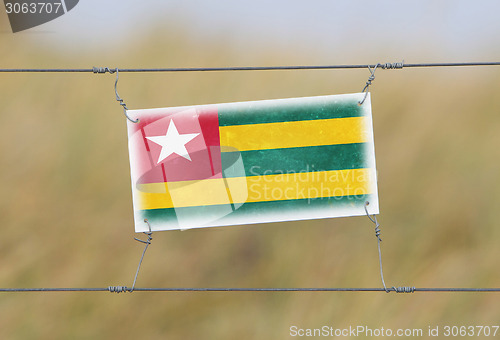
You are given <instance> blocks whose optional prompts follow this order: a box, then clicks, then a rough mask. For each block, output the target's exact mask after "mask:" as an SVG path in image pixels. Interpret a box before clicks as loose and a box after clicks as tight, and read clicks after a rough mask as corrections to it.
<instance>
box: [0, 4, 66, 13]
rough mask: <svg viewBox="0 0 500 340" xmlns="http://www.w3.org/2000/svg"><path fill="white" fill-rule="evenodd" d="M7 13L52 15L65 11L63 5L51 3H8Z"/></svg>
mask: <svg viewBox="0 0 500 340" xmlns="http://www.w3.org/2000/svg"><path fill="white" fill-rule="evenodd" d="M5 11H6V12H7V14H11V13H14V14H42V13H46V14H52V13H55V14H57V13H59V11H63V8H62V3H60V2H57V3H51V2H30V3H28V2H23V3H19V2H15V3H11V2H7V3H5Z"/></svg>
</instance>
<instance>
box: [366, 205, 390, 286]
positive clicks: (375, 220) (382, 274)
mask: <svg viewBox="0 0 500 340" xmlns="http://www.w3.org/2000/svg"><path fill="white" fill-rule="evenodd" d="M368 205H370V202H368V201H366V202H365V205H364V208H365V212H366V216H368V218H369V219H370V221H372V222H373V224H375V237H377V245H378V261H379V265H380V279H381V280H382V285H383V286H384V290H385V291H386V292H387V293H389V292H390V290H389V289H387V287H386V285H385V280H384V271H383V269H382V250H381V249H380V242H382V239H381V238H380V233H381V231H380V224H379V223H378V221H377V216H375V215H373V217H371V216H370V214H369V213H368V209H367V207H368ZM393 288H394V287H393ZM394 289H396V288H394Z"/></svg>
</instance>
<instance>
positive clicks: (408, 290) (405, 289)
mask: <svg viewBox="0 0 500 340" xmlns="http://www.w3.org/2000/svg"><path fill="white" fill-rule="evenodd" d="M415 289H416V288H415V287H392V290H393V291H395V292H396V293H414V292H415Z"/></svg>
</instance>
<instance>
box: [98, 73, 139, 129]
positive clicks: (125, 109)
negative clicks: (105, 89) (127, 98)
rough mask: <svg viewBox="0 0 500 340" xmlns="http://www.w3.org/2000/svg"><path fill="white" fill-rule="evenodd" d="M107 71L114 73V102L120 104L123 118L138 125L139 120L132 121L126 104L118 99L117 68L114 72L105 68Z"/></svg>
mask: <svg viewBox="0 0 500 340" xmlns="http://www.w3.org/2000/svg"><path fill="white" fill-rule="evenodd" d="M105 69H107V70H108V71H109V73H111V74H112V73H114V72H116V80H115V95H116V101H117V102H119V103H120V105H121V106H122V107H123V114H124V115H125V117H127V119H128V120H129V121H131V122H132V123H138V122H139V119H136V120H133V119H132V118H130V117H129V116H128V114H127V110H128V107H127V104H125V103H124V102H123V99H121V98H120V95H119V94H118V89H117V86H118V76H119V75H118V68H116V69H115V70H113V71H111V70H110V69H109V68H107V67H106V68H105Z"/></svg>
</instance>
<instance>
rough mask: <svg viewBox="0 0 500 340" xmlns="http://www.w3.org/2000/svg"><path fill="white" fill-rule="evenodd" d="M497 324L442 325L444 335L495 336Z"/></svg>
mask: <svg viewBox="0 0 500 340" xmlns="http://www.w3.org/2000/svg"><path fill="white" fill-rule="evenodd" d="M498 328H499V326H444V327H443V330H444V333H443V335H444V336H450V337H456V336H496V335H497V332H498Z"/></svg>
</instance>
